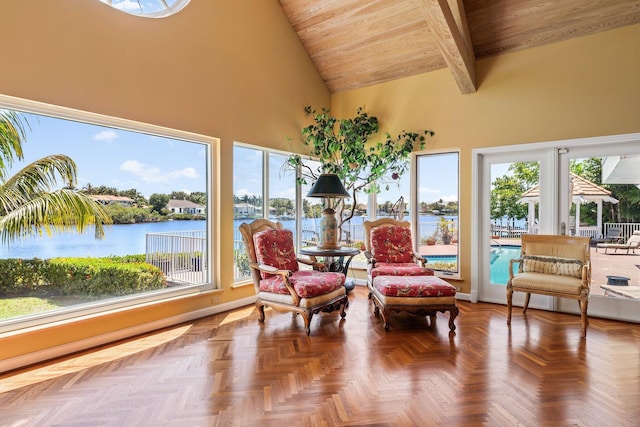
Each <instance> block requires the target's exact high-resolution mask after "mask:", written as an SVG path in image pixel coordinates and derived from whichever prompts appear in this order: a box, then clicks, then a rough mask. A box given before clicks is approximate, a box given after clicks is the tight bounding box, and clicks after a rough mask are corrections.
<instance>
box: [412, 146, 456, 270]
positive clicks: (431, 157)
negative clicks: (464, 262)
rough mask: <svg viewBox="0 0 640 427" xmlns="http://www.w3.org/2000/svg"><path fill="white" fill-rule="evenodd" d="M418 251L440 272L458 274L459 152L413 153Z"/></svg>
mask: <svg viewBox="0 0 640 427" xmlns="http://www.w3.org/2000/svg"><path fill="white" fill-rule="evenodd" d="M415 162H416V164H415V167H416V193H417V197H416V198H415V199H414V200H415V201H416V209H417V218H418V221H417V223H418V226H417V232H418V233H417V235H418V240H419V242H418V247H419V253H420V254H421V255H422V256H424V257H426V258H427V261H428V266H429V267H430V268H432V269H434V270H436V272H438V274H441V275H457V274H458V272H459V265H458V260H459V259H460V257H459V254H460V251H459V248H458V230H459V228H460V223H459V216H458V201H459V200H460V199H459V196H458V194H459V188H458V183H459V166H458V165H459V153H458V152H447V153H425V154H418V155H416V156H415Z"/></svg>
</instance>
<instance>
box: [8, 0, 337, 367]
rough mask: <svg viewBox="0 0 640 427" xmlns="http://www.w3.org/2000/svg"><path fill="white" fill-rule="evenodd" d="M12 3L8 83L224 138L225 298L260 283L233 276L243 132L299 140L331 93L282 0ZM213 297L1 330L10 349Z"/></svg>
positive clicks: (147, 318)
mask: <svg viewBox="0 0 640 427" xmlns="http://www.w3.org/2000/svg"><path fill="white" fill-rule="evenodd" d="M1 9H2V11H1V14H2V22H3V24H2V33H3V43H2V45H3V48H2V57H3V64H2V66H1V67H0V94H2V95H8V96H13V97H18V98H22V99H27V100H34V101H39V102H44V103H48V104H53V105H58V106H63V107H69V108H74V109H78V110H83V111H88V112H93V113H99V114H103V115H107V116H114V117H119V118H125V119H130V120H134V121H138V122H143V123H149V124H153V125H158V126H164V127H168V128H175V129H179V130H184V131H189V132H193V133H198V134H202V135H206V136H210V137H214V138H219V139H220V145H219V147H218V150H219V159H218V160H219V163H218V164H217V165H215V166H214V168H215V171H214V181H213V182H212V188H214V189H216V191H217V199H218V206H219V208H220V210H219V215H218V219H219V221H220V223H219V225H218V226H217V227H216V228H215V229H214V230H213V233H212V235H211V236H210V237H211V241H213V242H215V244H218V245H219V246H218V247H217V248H214V249H216V250H217V253H218V254H219V257H220V264H219V266H220V267H219V269H218V271H219V277H218V282H219V285H220V286H221V287H222V289H223V292H222V293H220V294H217V295H216V298H219V302H220V303H226V302H229V301H234V300H237V299H240V298H247V297H250V296H252V295H255V294H254V290H253V286H252V285H250V286H245V287H240V288H231V284H232V283H233V251H232V250H231V247H232V242H233V185H232V184H231V183H232V182H233V162H231V161H230V159H231V158H232V149H233V142H234V141H241V142H246V143H251V144H256V145H261V146H269V147H273V148H277V149H282V150H288V149H289V148H290V146H289V142H288V140H287V136H292V135H298V134H299V132H300V129H301V128H302V126H304V125H305V124H306V118H305V116H304V110H303V107H304V106H305V105H308V104H313V105H322V106H328V105H329V104H330V94H329V91H328V90H327V88H326V86H325V84H324V82H323V81H322V79H321V78H320V76H319V74H318V72H317V70H316V69H315V67H314V65H313V63H312V62H311V60H310V59H309V57H308V56H307V54H306V52H305V51H304V48H303V47H302V44H301V43H300V41H299V39H298V38H297V35H296V34H295V32H294V31H293V29H292V27H291V26H290V24H289V22H288V20H287V18H286V16H285V14H284V12H283V11H282V9H281V7H280V5H279V4H278V2H277V1H275V0H272V1H265V0H233V1H229V0H193V1H191V3H190V4H189V5H188V6H187V7H185V8H184V9H183V10H182V11H181V12H179V13H178V14H176V15H174V16H171V17H168V18H163V19H149V18H140V17H135V16H131V15H128V14H125V13H122V12H120V11H117V10H115V9H112V8H110V7H108V6H106V5H104V4H102V3H101V2H99V1H97V0H94V1H78V0H56V1H51V0H23V1H19V2H4V3H3V5H2V8H1ZM214 151H216V150H214ZM217 183H223V184H222V185H221V186H220V187H216V186H215V184H217ZM211 301H212V295H204V296H201V297H199V298H188V299H181V300H176V301H173V302H170V303H163V304H159V305H155V306H152V307H147V308H142V309H138V310H135V311H133V312H127V314H126V315H124V316H123V315H122V314H118V313H115V314H110V315H107V316H105V317H104V318H101V319H98V320H91V321H83V322H79V323H76V324H73V325H61V326H57V327H56V328H55V330H53V331H51V330H35V331H32V332H29V333H26V334H23V335H21V336H11V337H0V361H2V360H4V359H8V358H11V357H16V356H19V355H22V354H26V353H28V352H30V351H37V350H40V349H46V348H48V347H52V346H55V345H60V344H65V343H69V342H73V341H75V340H81V339H88V338H90V337H92V336H95V335H98V334H101V333H106V332H109V331H113V330H118V329H125V328H130V327H135V326H136V325H138V324H142V323H146V322H153V321H155V320H158V319H162V318H164V317H170V316H175V315H178V314H180V313H184V312H190V311H196V310H200V309H203V308H206V307H210V306H211Z"/></svg>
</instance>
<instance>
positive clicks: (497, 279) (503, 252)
mask: <svg viewBox="0 0 640 427" xmlns="http://www.w3.org/2000/svg"><path fill="white" fill-rule="evenodd" d="M426 258H427V265H429V264H432V266H433V264H435V263H451V264H457V263H458V257H457V256H455V255H429V256H427V257H426ZM517 258H520V246H513V245H502V246H491V257H490V260H491V265H490V267H489V268H490V270H489V271H490V278H491V283H492V284H494V285H506V284H507V280H509V260H511V259H517ZM517 269H518V264H514V266H513V272H514V273H516V271H517Z"/></svg>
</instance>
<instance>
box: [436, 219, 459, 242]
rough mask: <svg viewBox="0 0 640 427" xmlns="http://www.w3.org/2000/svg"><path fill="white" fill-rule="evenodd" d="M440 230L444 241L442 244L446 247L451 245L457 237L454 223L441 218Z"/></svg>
mask: <svg viewBox="0 0 640 427" xmlns="http://www.w3.org/2000/svg"><path fill="white" fill-rule="evenodd" d="M438 228H439V229H440V237H441V239H442V243H444V244H445V245H450V244H451V240H452V239H453V238H454V235H455V231H454V229H453V221H451V220H447V219H444V218H440V222H439V223H438Z"/></svg>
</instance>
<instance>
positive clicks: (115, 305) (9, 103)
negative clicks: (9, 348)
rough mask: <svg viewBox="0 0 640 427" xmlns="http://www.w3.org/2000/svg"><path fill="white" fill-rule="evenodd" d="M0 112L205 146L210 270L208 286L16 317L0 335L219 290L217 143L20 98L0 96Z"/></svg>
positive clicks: (1, 328) (1, 325)
mask: <svg viewBox="0 0 640 427" xmlns="http://www.w3.org/2000/svg"><path fill="white" fill-rule="evenodd" d="M0 109H8V110H15V111H19V112H24V113H31V114H39V115H43V116H49V117H52V118H57V119H62V120H70V121H76V122H83V123H87V124H92V125H97V126H106V127H112V128H118V129H123V130H127V131H132V132H139V133H145V134H150V135H155V136H159V137H166V138H172V139H179V140H183V141H186V142H195V143H202V144H205V145H208V147H209V149H208V155H209V157H208V159H207V197H208V201H207V206H208V208H207V213H206V217H207V232H206V233H207V241H208V251H207V252H208V253H207V256H208V260H207V265H209V266H211V268H210V269H209V280H208V282H207V283H204V284H198V285H192V286H185V287H176V288H171V289H163V290H158V291H154V292H152V293H150V294H145V295H129V296H124V297H119V298H116V299H108V300H104V301H97V302H95V303H92V304H88V305H81V306H77V307H69V308H67V309H58V310H55V311H52V312H45V313H41V314H36V315H28V316H23V317H19V318H16V319H9V320H7V321H3V322H1V323H0V333H4V332H10V331H17V330H20V329H24V328H29V327H34V326H40V325H45V324H49V323H54V322H59V321H65V320H69V319H74V318H79V317H83V316H90V315H96V314H99V313H103V312H106V311H112V310H120V309H127V308H130V307H133V306H138V305H140V304H147V303H152V302H160V301H166V300H168V299H173V298H176V297H180V296H184V295H197V294H200V293H203V292H208V291H211V290H213V289H218V288H219V287H218V286H216V285H215V284H216V283H218V277H219V263H218V256H217V253H218V249H219V248H218V247H217V246H219V244H218V243H216V242H215V239H214V238H213V236H214V235H218V230H214V227H215V224H216V222H215V221H214V212H215V213H216V214H217V212H218V206H217V204H216V203H215V200H216V197H214V189H213V188H214V187H215V186H213V185H211V182H212V179H213V176H214V175H213V167H212V165H214V164H216V163H215V161H216V159H215V153H216V152H217V150H216V149H215V147H216V146H217V145H218V144H219V139H217V138H212V137H208V136H204V135H200V134H195V133H190V132H185V131H180V130H176V129H170V128H164V127H161V126H155V125H151V124H146V123H140V122H135V121H132V120H126V119H120V118H116V117H109V116H104V115H100V114H95V113H89V112H85V111H80V110H74V109H71V108H66V107H60V106H54V105H50V104H45V103H41V102H36V101H30V100H25V99H20V98H15V97H11V96H7V95H0Z"/></svg>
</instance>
